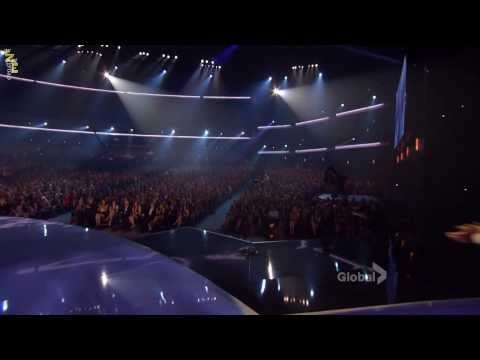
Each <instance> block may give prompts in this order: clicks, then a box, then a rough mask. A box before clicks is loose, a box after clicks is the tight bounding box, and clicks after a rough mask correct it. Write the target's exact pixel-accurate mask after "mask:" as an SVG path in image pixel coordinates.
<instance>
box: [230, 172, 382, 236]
mask: <svg viewBox="0 0 480 360" xmlns="http://www.w3.org/2000/svg"><path fill="white" fill-rule="evenodd" d="M342 188H343V190H342V191H344V192H345V193H349V191H350V193H354V194H362V195H377V194H378V191H377V190H376V186H375V184H373V183H372V182H371V181H369V180H361V179H348V180H347V181H346V182H345V183H344V184H343V185H342ZM329 190H331V189H329V184H326V181H325V172H324V171H319V170H313V169H281V170H272V171H269V172H267V173H266V175H265V176H264V177H262V178H261V179H258V180H257V181H255V182H253V183H252V184H251V185H250V187H249V188H248V189H247V190H246V191H245V192H244V193H243V194H242V195H241V197H240V198H239V199H238V200H237V201H236V202H235V203H234V204H233V206H232V207H231V208H230V211H229V213H228V215H227V217H226V219H225V223H224V226H223V230H224V231H225V232H227V233H231V234H236V235H239V236H242V237H246V238H248V237H256V236H258V237H267V238H270V239H279V238H282V239H284V238H297V239H298V238H312V237H313V238H317V237H321V236H322V235H335V236H347V237H355V236H366V237H368V236H369V233H370V232H372V231H374V229H376V228H377V227H378V226H377V224H376V222H378V217H379V216H380V215H381V211H379V204H378V203H377V202H376V201H373V199H370V200H366V199H362V200H355V199H351V198H350V199H349V198H347V197H345V196H342V195H340V196H337V197H333V198H320V197H319V194H321V193H325V192H328V191H329Z"/></svg>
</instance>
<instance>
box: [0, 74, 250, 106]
mask: <svg viewBox="0 0 480 360" xmlns="http://www.w3.org/2000/svg"><path fill="white" fill-rule="evenodd" d="M109 77H110V75H109ZM0 78H3V79H7V80H17V81H25V82H30V83H35V84H39V85H47V86H55V87H60V88H65V89H72V90H83V91H93V92H102V93H109V94H126V95H140V96H156V97H168V98H180V99H217V100H250V99H251V97H250V96H199V95H178V94H160V93H144V92H133V91H118V90H105V89H98V88H91V87H85V86H75V85H67V84H60V83H54V82H49V81H41V80H33V79H28V78H22V77H18V76H10V75H4V74H0Z"/></svg>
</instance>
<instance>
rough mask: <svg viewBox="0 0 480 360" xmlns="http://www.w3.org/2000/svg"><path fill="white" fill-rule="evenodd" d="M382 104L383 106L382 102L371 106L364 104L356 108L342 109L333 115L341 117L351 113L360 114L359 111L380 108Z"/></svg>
mask: <svg viewBox="0 0 480 360" xmlns="http://www.w3.org/2000/svg"><path fill="white" fill-rule="evenodd" d="M384 106H385V104H383V103H382V104H377V105H372V106H365V107H362V108H358V109H353V110H348V111H342V112H339V113H336V114H335V116H336V117H343V116H348V115H353V114H360V113H362V112H366V111H372V110H377V109H381V108H382V107H384Z"/></svg>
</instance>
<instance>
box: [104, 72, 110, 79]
mask: <svg viewBox="0 0 480 360" xmlns="http://www.w3.org/2000/svg"><path fill="white" fill-rule="evenodd" d="M103 76H105V77H106V78H107V79H108V78H109V77H110V74H109V72H108V71H105V72H104V73H103Z"/></svg>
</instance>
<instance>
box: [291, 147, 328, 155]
mask: <svg viewBox="0 0 480 360" xmlns="http://www.w3.org/2000/svg"><path fill="white" fill-rule="evenodd" d="M327 150H328V148H325V147H323V148H313V149H302V150H295V153H296V154H308V153H315V152H324V151H327Z"/></svg>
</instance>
